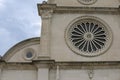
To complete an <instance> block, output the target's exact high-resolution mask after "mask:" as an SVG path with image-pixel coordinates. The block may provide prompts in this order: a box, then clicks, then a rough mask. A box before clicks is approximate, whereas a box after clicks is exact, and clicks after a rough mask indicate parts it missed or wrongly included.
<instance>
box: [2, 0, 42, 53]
mask: <svg viewBox="0 0 120 80" xmlns="http://www.w3.org/2000/svg"><path fill="white" fill-rule="evenodd" d="M42 1H43V0H0V54H1V55H4V54H5V52H6V51H7V50H9V49H10V48H11V47H12V46H14V45H15V44H17V43H18V42H20V41H23V40H25V39H28V38H32V37H39V36H40V28H41V19H40V17H39V15H38V11H37V3H42Z"/></svg>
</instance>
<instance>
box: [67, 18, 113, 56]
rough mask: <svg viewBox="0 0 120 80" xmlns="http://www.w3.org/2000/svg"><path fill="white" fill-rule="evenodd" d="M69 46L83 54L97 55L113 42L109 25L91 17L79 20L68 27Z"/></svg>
mask: <svg viewBox="0 0 120 80" xmlns="http://www.w3.org/2000/svg"><path fill="white" fill-rule="evenodd" d="M66 41H67V44H68V46H69V47H70V48H71V49H72V50H73V51H74V52H76V53H78V54H81V55H83V56H97V55H99V54H101V53H103V51H105V50H106V49H107V48H108V47H109V45H110V43H111V32H110V28H109V27H108V25H105V24H104V23H102V22H100V21H99V20H96V19H94V18H91V17H88V18H87V17H85V18H82V19H80V20H77V21H76V22H74V23H73V24H72V25H70V26H69V28H67V31H66Z"/></svg>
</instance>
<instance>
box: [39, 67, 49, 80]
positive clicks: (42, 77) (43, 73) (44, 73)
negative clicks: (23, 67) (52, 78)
mask: <svg viewBox="0 0 120 80" xmlns="http://www.w3.org/2000/svg"><path fill="white" fill-rule="evenodd" d="M38 80H49V69H48V68H39V69H38Z"/></svg>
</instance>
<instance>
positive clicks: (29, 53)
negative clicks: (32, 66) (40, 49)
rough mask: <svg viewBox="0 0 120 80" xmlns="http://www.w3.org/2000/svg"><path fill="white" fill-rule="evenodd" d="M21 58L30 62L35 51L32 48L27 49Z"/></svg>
mask: <svg viewBox="0 0 120 80" xmlns="http://www.w3.org/2000/svg"><path fill="white" fill-rule="evenodd" d="M23 56H24V58H25V59H26V60H32V59H33V58H34V57H35V51H34V50H33V49H32V48H28V49H26V50H25V52H24V54H23Z"/></svg>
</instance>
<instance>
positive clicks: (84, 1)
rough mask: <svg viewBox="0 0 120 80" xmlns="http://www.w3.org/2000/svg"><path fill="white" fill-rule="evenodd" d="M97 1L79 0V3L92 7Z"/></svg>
mask: <svg viewBox="0 0 120 80" xmlns="http://www.w3.org/2000/svg"><path fill="white" fill-rule="evenodd" d="M96 1H97V0H78V2H80V3H82V4H85V5H90V4H93V3H95V2H96Z"/></svg>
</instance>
